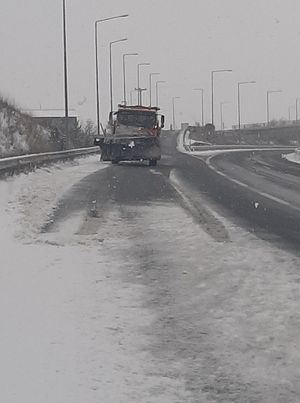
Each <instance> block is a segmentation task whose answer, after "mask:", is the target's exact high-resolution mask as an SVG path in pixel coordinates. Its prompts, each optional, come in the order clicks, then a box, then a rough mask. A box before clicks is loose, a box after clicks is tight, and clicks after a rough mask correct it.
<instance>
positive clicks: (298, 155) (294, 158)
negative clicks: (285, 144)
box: [283, 149, 300, 164]
mask: <svg viewBox="0 0 300 403" xmlns="http://www.w3.org/2000/svg"><path fill="white" fill-rule="evenodd" d="M283 157H284V158H286V159H287V160H288V161H291V162H295V163H296V164H300V149H298V150H296V151H295V152H294V153H291V154H286V155H284V156H283Z"/></svg>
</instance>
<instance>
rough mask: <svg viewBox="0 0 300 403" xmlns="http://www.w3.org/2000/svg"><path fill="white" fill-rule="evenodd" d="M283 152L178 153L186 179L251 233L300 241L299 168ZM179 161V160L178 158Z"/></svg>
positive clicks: (294, 241) (295, 241)
mask: <svg viewBox="0 0 300 403" xmlns="http://www.w3.org/2000/svg"><path fill="white" fill-rule="evenodd" d="M282 153H283V151H280V150H276V151H270V150H268V151H267V150H257V151H234V152H224V153H221V154H217V155H211V156H209V155H207V154H206V155H203V156H201V155H199V154H197V155H194V156H192V155H188V156H187V155H182V156H181V163H180V165H181V167H182V170H183V172H184V178H185V180H186V181H189V182H191V183H192V185H193V186H194V187H198V188H199V189H200V190H201V191H204V192H206V193H208V194H209V195H210V196H211V197H213V198H214V199H215V200H217V201H218V203H219V204H220V205H222V206H224V207H226V208H229V209H230V210H231V212H232V213H233V215H234V216H238V217H241V218H243V219H245V221H244V222H245V223H246V225H248V228H251V229H252V230H253V231H254V232H257V233H258V232H261V231H262V230H263V231H265V232H266V233H268V234H270V233H274V234H277V235H279V236H281V237H283V238H285V239H288V240H289V241H292V242H293V243H296V244H298V243H299V241H300V231H299V228H300V181H299V175H300V166H298V165H296V164H293V163H291V162H289V161H287V160H285V159H283V158H282V156H281V155H282ZM179 160H180V159H179Z"/></svg>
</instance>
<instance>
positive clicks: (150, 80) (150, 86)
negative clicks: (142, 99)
mask: <svg viewBox="0 0 300 403" xmlns="http://www.w3.org/2000/svg"><path fill="white" fill-rule="evenodd" d="M159 75H160V73H150V74H149V106H152V77H153V76H159Z"/></svg>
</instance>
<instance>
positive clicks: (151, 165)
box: [149, 160, 157, 167]
mask: <svg viewBox="0 0 300 403" xmlns="http://www.w3.org/2000/svg"><path fill="white" fill-rule="evenodd" d="M156 165H157V160H150V161H149V167H156Z"/></svg>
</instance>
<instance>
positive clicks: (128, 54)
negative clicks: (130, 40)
mask: <svg viewBox="0 0 300 403" xmlns="http://www.w3.org/2000/svg"><path fill="white" fill-rule="evenodd" d="M138 55H139V54H138V53H124V55H123V56H138Z"/></svg>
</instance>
